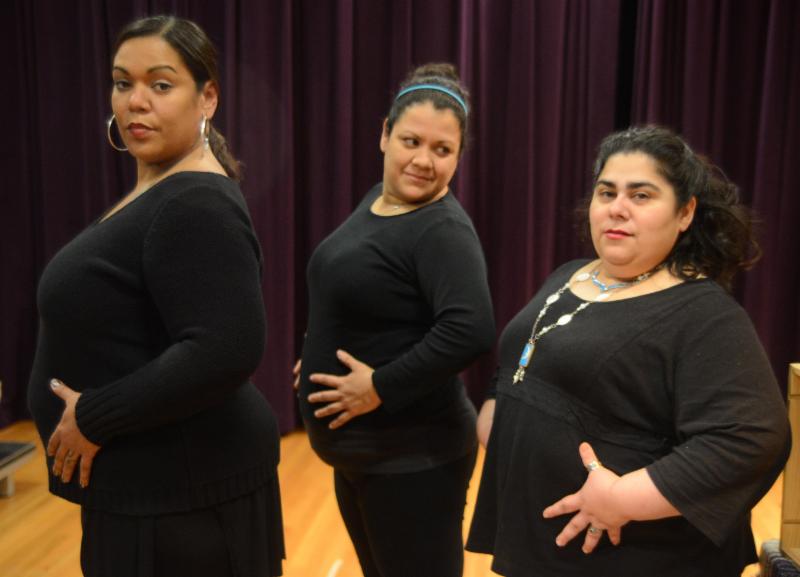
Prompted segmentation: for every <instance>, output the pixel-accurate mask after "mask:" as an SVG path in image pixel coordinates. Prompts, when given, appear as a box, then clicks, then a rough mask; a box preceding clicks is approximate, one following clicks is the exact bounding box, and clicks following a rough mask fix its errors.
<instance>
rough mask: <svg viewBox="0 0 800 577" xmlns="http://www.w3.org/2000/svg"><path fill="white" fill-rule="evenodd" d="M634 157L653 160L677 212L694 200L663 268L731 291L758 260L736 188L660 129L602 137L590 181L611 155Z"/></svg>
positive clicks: (640, 128)
mask: <svg viewBox="0 0 800 577" xmlns="http://www.w3.org/2000/svg"><path fill="white" fill-rule="evenodd" d="M634 152H641V153H643V154H646V155H648V156H649V157H651V158H652V159H653V160H654V161H655V163H656V166H657V170H658V171H659V173H660V174H661V176H663V177H664V178H665V179H666V180H667V181H668V182H669V183H670V184H671V185H672V187H673V189H674V190H675V196H676V198H677V206H676V212H677V211H679V210H680V209H682V208H683V207H685V206H686V204H687V203H688V202H689V201H690V200H691V199H692V198H695V199H697V206H696V208H695V211H694V219H693V220H692V224H691V225H690V226H689V228H688V229H687V230H686V231H684V232H682V233H681V234H680V236H679V237H678V240H677V241H676V243H675V246H674V247H673V248H672V251H671V252H670V254H669V255H668V256H667V258H666V259H665V261H664V264H665V265H666V266H667V267H669V270H670V271H671V272H672V273H673V274H675V275H676V276H678V277H679V278H681V279H683V280H690V279H695V278H697V277H699V276H701V275H702V276H706V277H709V278H711V279H713V280H715V281H716V282H717V283H719V284H720V285H722V286H723V287H725V288H726V289H727V290H731V282H732V280H733V277H734V276H735V275H736V273H737V272H739V271H740V270H743V269H747V268H749V267H750V266H752V265H753V264H754V263H755V262H756V261H757V260H758V259H759V258H760V256H761V250H760V248H759V246H758V243H757V242H756V240H755V238H754V235H753V220H752V216H751V213H750V210H749V209H748V208H747V207H745V206H744V205H742V204H741V202H740V200H739V191H738V188H737V187H736V185H735V184H733V183H732V182H731V181H729V180H728V179H727V177H726V176H725V175H724V174H723V173H722V171H721V170H720V169H718V168H717V167H716V166H714V165H713V164H711V163H710V162H709V161H708V160H707V159H706V158H704V157H703V156H701V155H699V154H696V153H695V152H694V151H693V150H692V149H691V148H690V147H689V145H688V144H687V143H686V142H685V141H684V140H683V139H682V138H681V137H680V136H678V135H677V134H675V133H674V132H672V131H670V130H668V129H666V128H663V127H660V126H634V127H631V128H628V129H627V130H623V131H621V132H615V133H613V134H610V135H609V136H607V137H605V138H604V139H603V141H602V142H601V143H600V146H599V147H598V152H597V158H596V160H595V163H594V170H593V182H596V181H597V178H598V177H599V176H600V173H601V172H602V170H603V167H604V166H605V164H606V162H607V161H608V159H609V158H610V157H611V156H613V155H615V154H628V153H634ZM591 196H592V195H591V193H590V194H589V197H588V199H587V201H586V203H585V205H584V209H583V210H582V212H584V213H586V212H587V211H588V206H589V203H590V202H591ZM587 220H588V219H586V220H584V222H587Z"/></svg>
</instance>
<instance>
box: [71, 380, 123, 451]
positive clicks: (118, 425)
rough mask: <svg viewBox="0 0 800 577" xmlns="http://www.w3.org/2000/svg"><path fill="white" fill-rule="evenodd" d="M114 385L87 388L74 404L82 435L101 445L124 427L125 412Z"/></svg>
mask: <svg viewBox="0 0 800 577" xmlns="http://www.w3.org/2000/svg"><path fill="white" fill-rule="evenodd" d="M118 397H119V395H118V394H117V392H116V388H115V387H103V388H99V389H87V390H85V391H83V392H82V393H81V396H80V398H79V399H78V402H77V404H76V405H75V420H76V422H77V424H78V429H80V431H81V433H83V436H84V437H86V438H87V439H89V440H90V441H91V442H92V443H94V444H95V445H100V446H103V445H105V444H106V443H108V441H109V440H111V438H112V437H114V436H115V435H117V434H119V432H120V431H121V430H122V429H124V426H125V418H126V416H127V415H126V412H125V411H124V410H123V409H122V403H121V402H120V401H119V398H118Z"/></svg>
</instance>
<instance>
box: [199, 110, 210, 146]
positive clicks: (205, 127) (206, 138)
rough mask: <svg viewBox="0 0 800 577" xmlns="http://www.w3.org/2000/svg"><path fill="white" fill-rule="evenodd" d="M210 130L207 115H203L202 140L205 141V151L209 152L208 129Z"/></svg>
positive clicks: (201, 125) (201, 124)
mask: <svg viewBox="0 0 800 577" xmlns="http://www.w3.org/2000/svg"><path fill="white" fill-rule="evenodd" d="M207 128H208V118H206V115H205V114H204V115H203V120H201V121H200V138H202V139H203V150H208V133H207V132H206V129H207Z"/></svg>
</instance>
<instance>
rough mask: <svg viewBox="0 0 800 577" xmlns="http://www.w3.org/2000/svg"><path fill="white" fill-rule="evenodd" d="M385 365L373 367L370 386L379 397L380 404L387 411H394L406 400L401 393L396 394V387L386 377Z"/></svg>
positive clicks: (402, 405) (401, 406)
mask: <svg viewBox="0 0 800 577" xmlns="http://www.w3.org/2000/svg"><path fill="white" fill-rule="evenodd" d="M387 372H388V371H386V370H385V367H381V368H378V369H375V370H374V371H373V373H372V386H373V387H375V391H376V392H377V393H378V396H379V397H380V398H381V404H382V406H383V408H384V410H385V411H386V412H387V413H396V412H397V411H399V410H400V409H402V408H403V407H404V406H405V405H406V404H408V401H407V400H406V399H404V398H403V396H402V395H398V394H397V392H398V390H397V389H398V387H394V386H392V384H391V382H387V381H389V379H388V377H387Z"/></svg>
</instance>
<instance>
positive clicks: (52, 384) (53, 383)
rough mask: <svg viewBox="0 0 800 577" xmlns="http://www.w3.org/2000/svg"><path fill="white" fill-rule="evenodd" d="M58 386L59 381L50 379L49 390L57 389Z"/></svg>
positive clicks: (59, 384)
mask: <svg viewBox="0 0 800 577" xmlns="http://www.w3.org/2000/svg"><path fill="white" fill-rule="evenodd" d="M60 386H61V381H59V380H58V379H50V388H51V389H57V388H58V387H60Z"/></svg>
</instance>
